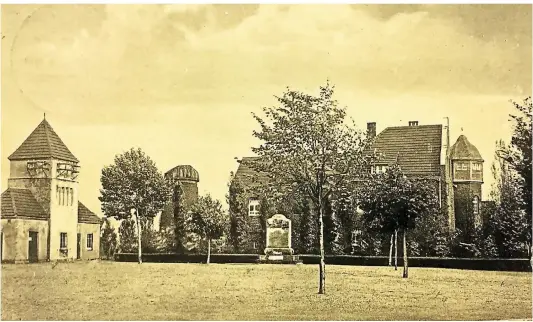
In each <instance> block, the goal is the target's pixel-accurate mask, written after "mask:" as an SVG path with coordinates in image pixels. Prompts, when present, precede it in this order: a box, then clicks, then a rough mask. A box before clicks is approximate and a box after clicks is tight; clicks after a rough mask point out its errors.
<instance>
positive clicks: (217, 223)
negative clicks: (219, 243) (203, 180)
mask: <svg viewBox="0 0 533 322" xmlns="http://www.w3.org/2000/svg"><path fill="white" fill-rule="evenodd" d="M226 223H227V217H226V214H225V213H224V211H223V210H222V204H221V203H220V201H218V200H215V199H212V198H211V196H210V195H207V196H205V197H200V198H199V199H198V201H197V202H196V203H195V204H194V205H193V206H192V209H191V213H190V216H189V218H188V223H187V226H188V227H190V230H191V231H192V232H193V233H195V234H197V235H199V236H202V237H203V238H205V239H206V240H207V264H209V262H210V260H211V241H212V240H213V239H219V238H220V237H222V236H223V234H224V228H225V226H226Z"/></svg>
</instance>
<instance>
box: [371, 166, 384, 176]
mask: <svg viewBox="0 0 533 322" xmlns="http://www.w3.org/2000/svg"><path fill="white" fill-rule="evenodd" d="M387 168H388V167H387V166H386V165H374V166H372V168H371V173H372V174H380V173H385V172H386V171H387Z"/></svg>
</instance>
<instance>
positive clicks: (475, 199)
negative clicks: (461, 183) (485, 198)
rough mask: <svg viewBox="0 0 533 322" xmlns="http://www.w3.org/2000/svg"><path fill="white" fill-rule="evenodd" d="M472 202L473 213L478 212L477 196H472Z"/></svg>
mask: <svg viewBox="0 0 533 322" xmlns="http://www.w3.org/2000/svg"><path fill="white" fill-rule="evenodd" d="M472 204H473V206H474V215H477V214H479V197H478V196H474V200H472Z"/></svg>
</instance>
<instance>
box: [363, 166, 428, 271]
mask: <svg viewBox="0 0 533 322" xmlns="http://www.w3.org/2000/svg"><path fill="white" fill-rule="evenodd" d="M363 185H364V188H363V189H361V190H360V193H361V197H360V198H359V199H360V205H359V207H360V208H361V209H362V210H363V211H364V218H365V222H366V223H367V224H368V225H369V226H371V227H375V228H374V229H376V230H378V231H381V232H382V233H385V234H387V235H386V236H390V234H391V233H393V232H394V231H395V230H396V229H398V230H399V231H401V232H402V233H403V236H402V237H403V261H404V270H403V277H404V278H407V277H408V262H407V251H408V248H407V247H408V246H407V232H408V230H413V229H414V228H415V227H416V223H417V218H419V217H423V216H429V215H433V214H434V211H435V209H437V200H436V197H435V192H434V187H433V186H432V185H431V184H430V183H429V182H427V181H426V180H422V179H408V178H407V177H405V176H404V175H403V173H402V172H401V170H400V168H399V167H398V165H393V166H391V167H390V168H389V169H388V170H387V171H386V172H385V173H384V174H378V175H373V176H371V177H370V178H369V179H368V180H365V181H364V182H363ZM414 245H416V244H414Z"/></svg>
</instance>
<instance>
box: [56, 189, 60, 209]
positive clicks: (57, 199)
mask: <svg viewBox="0 0 533 322" xmlns="http://www.w3.org/2000/svg"><path fill="white" fill-rule="evenodd" d="M56 201H57V204H58V205H59V204H60V203H59V201H60V200H59V186H56Z"/></svg>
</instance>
